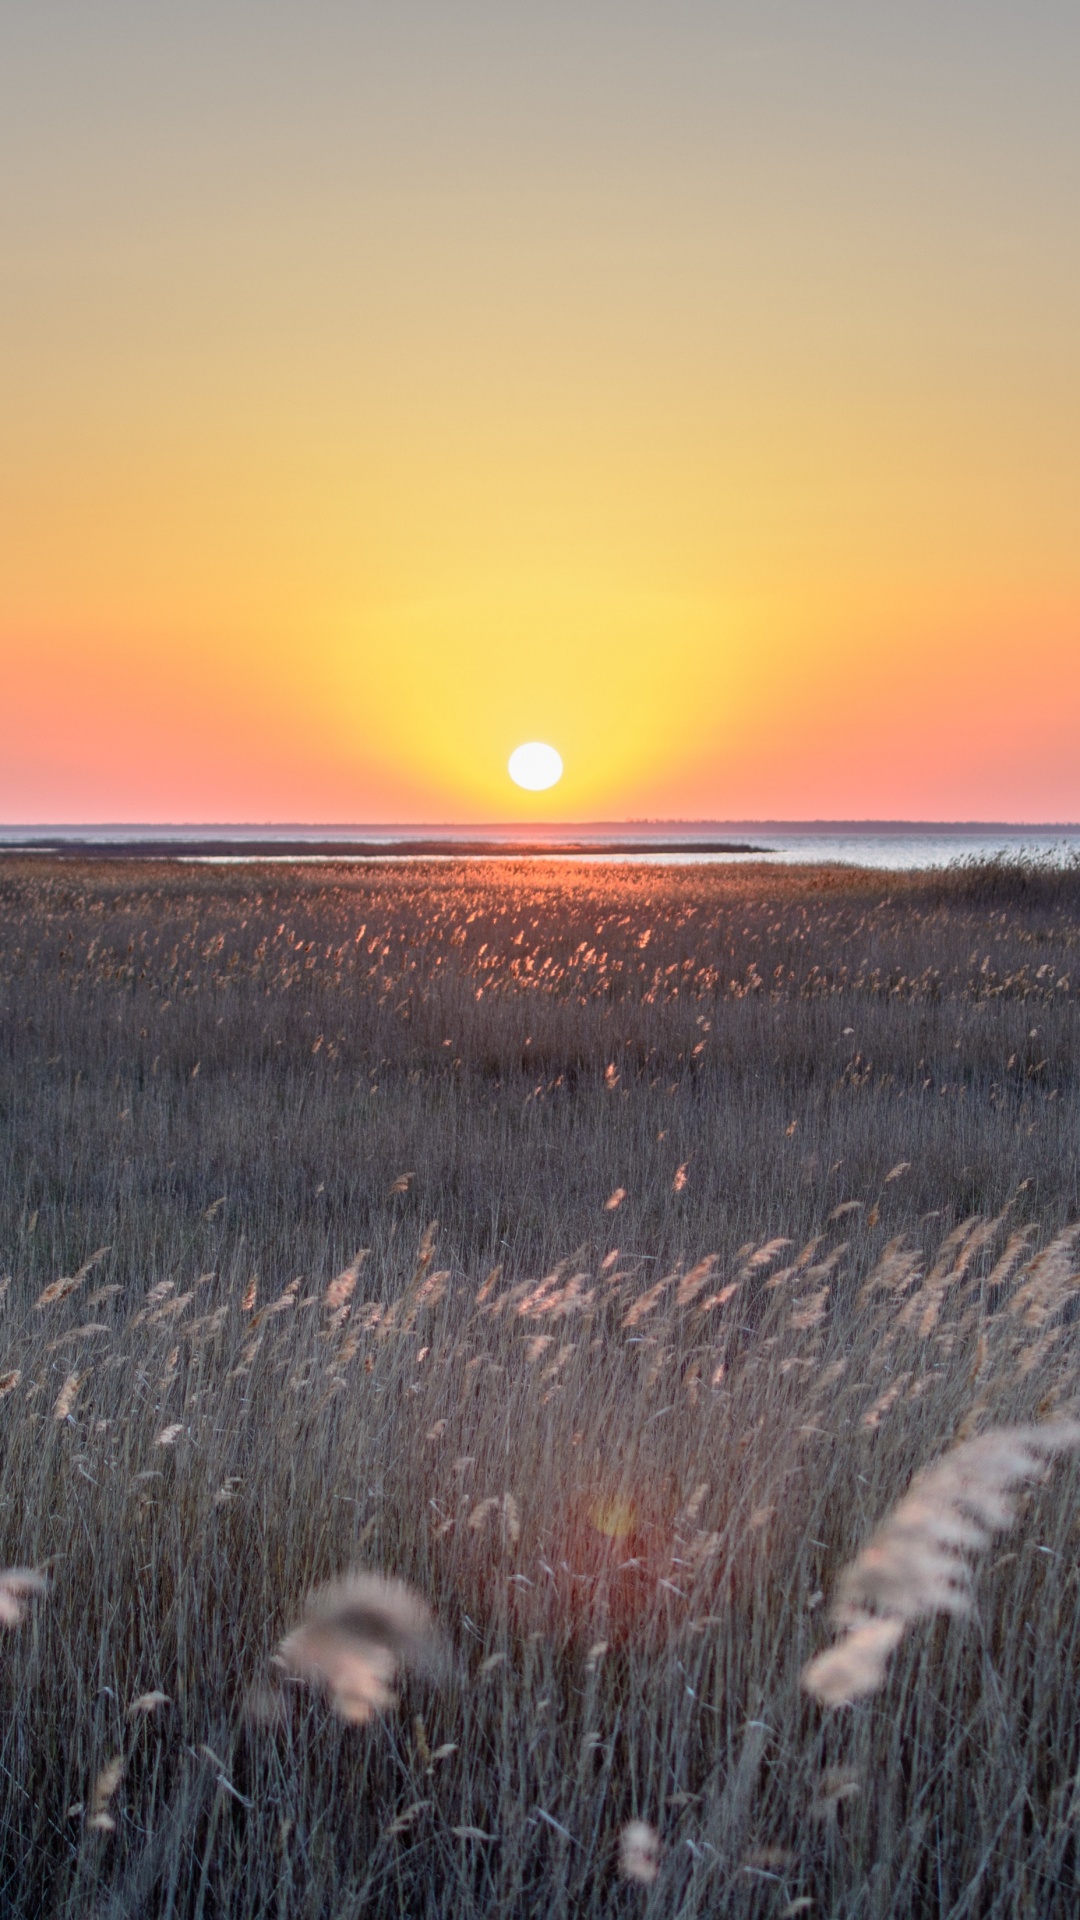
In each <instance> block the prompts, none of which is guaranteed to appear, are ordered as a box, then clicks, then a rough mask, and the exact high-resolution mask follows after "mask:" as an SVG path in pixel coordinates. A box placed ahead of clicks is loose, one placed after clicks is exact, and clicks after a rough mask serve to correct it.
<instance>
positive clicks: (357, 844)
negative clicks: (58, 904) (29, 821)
mask: <svg viewBox="0 0 1080 1920" xmlns="http://www.w3.org/2000/svg"><path fill="white" fill-rule="evenodd" d="M772 851H773V849H772V848H770V847H754V846H750V845H748V844H744V843H743V842H742V841H735V840H519V841H512V842H511V841H506V840H390V841H387V840H75V839H64V840H60V839H56V840H49V839H41V840H22V841H19V842H13V841H7V842H0V853H6V854H18V853H48V854H51V855H53V856H55V857H56V858H57V859H62V860H197V859H203V860H215V859H217V860H228V859H238V858H242V859H245V860H265V859H276V860H295V859H300V858H306V859H309V860H388V859H393V860H423V859H428V858H430V857H431V856H433V855H441V856H442V857H443V858H445V859H454V858H457V859H462V858H464V857H465V856H469V857H471V858H474V859H483V860H524V859H534V858H536V857H540V858H545V857H552V856H560V855H575V854H614V853H770V852H772Z"/></svg>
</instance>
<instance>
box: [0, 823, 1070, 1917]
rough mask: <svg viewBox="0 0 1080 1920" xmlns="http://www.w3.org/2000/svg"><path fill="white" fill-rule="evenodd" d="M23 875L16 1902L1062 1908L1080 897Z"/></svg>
mask: <svg viewBox="0 0 1080 1920" xmlns="http://www.w3.org/2000/svg"><path fill="white" fill-rule="evenodd" d="M0 903H2V909H3V920H2V949H0V1007H2V1008H3V1029H2V1034H3V1039H2V1058H0V1070H2V1081H0V1084H2V1090H3V1091H2V1107H0V1124H2V1126H3V1130H4V1134H5V1139H4V1147H5V1153H4V1171H3V1173H2V1175H0V1182H2V1184H0V1261H2V1262H3V1274H2V1278H0V1285H3V1286H4V1294H3V1300H2V1317H0V1427H2V1431H3V1447H4V1451H3V1461H2V1465H0V1565H3V1566H7V1567H8V1568H9V1570H10V1573H9V1576H7V1579H8V1584H7V1585H5V1584H4V1577H0V1689H2V1698H0V1803H2V1806H3V1820H2V1851H0V1898H2V1899H3V1902H4V1905H5V1909H6V1910H9V1911H13V1912H16V1913H27V1914H31V1913H32V1914H39V1913H49V1914H52V1913H56V1914H63V1915H70V1916H72V1920H74V1916H76V1915H77V1916H79V1917H80V1920H82V1916H84V1915H86V1914H92V1915H94V1916H95V1917H96V1916H102V1920H104V1916H116V1920H119V1917H120V1916H128V1915H131V1916H135V1915H139V1916H142V1915H162V1916H165V1915H170V1916H181V1915H182V1916H185V1917H186V1916H194V1915H198V1916H211V1915H212V1916H221V1920H225V1916H229V1917H230V1920H232V1917H233V1916H238V1915H263V1914H266V1915H271V1914H273V1915H285V1914H294V1913H295V1914H298V1915H311V1916H321V1915H323V1914H326V1915H331V1916H340V1920H346V1916H352V1915H358V1916H359V1915H382V1914H386V1915H390V1914H394V1915H405V1914H407V1915H410V1916H415V1917H419V1916H425V1920H426V1917H427V1916H431V1917H432V1920H434V1916H436V1915H440V1916H441V1915H445V1914H448V1913H453V1914H455V1915H459V1914H460V1915H462V1916H469V1915H477V1916H479V1915H522V1916H524V1915H530V1916H531V1915H538V1916H539V1915H544V1916H547V1915H563V1914H564V1915H567V1916H570V1915H573V1916H578V1915H584V1916H599V1915H607V1914H627V1915H629V1914H637V1913H641V1914H652V1915H657V1916H659V1915H674V1914H678V1915H680V1916H683V1915H685V1916H696V1915H701V1916H704V1915H706V1914H713V1913H716V1912H724V1913H730V1914H734V1915H754V1916H756V1915H763V1916H764V1915H770V1916H771V1915H781V1914H796V1913H806V1914H814V1913H817V1914H828V1915H832V1914H836V1915H851V1916H853V1917H854V1916H856V1915H857V1916H860V1920H862V1916H877V1915H880V1916H882V1917H883V1920H884V1916H886V1915H889V1916H893V1915H903V1914H911V1915H924V1914H941V1915H952V1916H956V1917H957V1920H959V1916H961V1915H986V1916H998V1915H1001V1916H1004V1915H1007V1914H1014V1913H1032V1914H1038V1915H1042V1914H1055V1913H1059V1912H1060V1913H1062V1914H1064V1913H1071V1912H1073V1911H1074V1910H1075V1905H1076V1899H1077V1891H1078V1888H1077V1860H1076V1832H1077V1824H1076V1823H1077V1818H1078V1817H1080V1798H1078V1794H1077V1785H1076V1782H1077V1777H1078V1771H1080V1715H1078V1712H1077V1706H1078V1675H1077V1658H1078V1652H1080V1635H1078V1631H1077V1629H1078V1625H1080V1615H1078V1612H1077V1601H1076V1591H1077V1574H1076V1567H1077V1553H1078V1540H1080V1533H1078V1526H1080V1505H1078V1501H1077V1495H1078V1492H1080V1486H1078V1482H1077V1469H1076V1466H1075V1463H1074V1458H1073V1453H1072V1445H1073V1436H1074V1433H1075V1431H1076V1428H1075V1421H1076V1419H1077V1415H1078V1412H1080V1407H1078V1385H1077V1382H1078V1373H1077V1368H1078V1364H1080V1353H1078V1351H1077V1339H1078V1332H1077V1326H1076V1320H1075V1299H1076V1295H1077V1293H1078V1291H1080V1234H1078V1233H1077V1231H1076V1229H1075V1228H1074V1225H1073V1222H1074V1221H1075V1220H1076V1218H1077V1216H1078V1215H1080V1196H1078V1194H1077V1151H1076V1142H1077V1139H1078V1137H1080V1134H1078V1128H1077V1121H1078V1118H1080V1116H1078V1113H1077V1104H1078V1076H1077V1071H1076V1069H1077V1026H1076V996H1075V994H1074V991H1073V987H1072V979H1073V978H1076V977H1078V976H1077V946H1078V940H1080V885H1077V882H1076V878H1075V876H1072V875H1069V874H1068V873H1066V874H1065V875H1053V876H1052V875H1048V874H1042V875H1040V874H1039V873H1037V872H1036V873H1035V874H1031V873H1029V872H1028V871H1027V870H1024V869H1017V870H1014V871H1013V872H1011V873H1010V872H1009V871H1007V870H1006V871H1004V872H1002V870H1001V869H1000V868H995V869H994V870H992V871H989V872H984V871H976V872H973V871H971V870H968V871H965V872H961V873H956V874H951V875H944V876H937V877H934V876H899V877H898V876H889V877H888V881H887V883H883V881H882V878H881V876H874V875H867V874H864V873H856V872H843V871H835V872H805V871H803V872H799V871H789V872H780V871H777V870H775V869H774V870H766V869H757V870H755V869H753V868H741V869H720V868H712V869H705V868H696V869H687V870H685V871H683V872H681V873H676V874H672V873H671V872H659V871H658V870H656V869H648V868H642V867H636V868H620V869H613V868H600V867H593V868H588V867H584V866H582V867H573V868H567V869H560V868H558V867H555V866H553V865H550V864H548V863H543V862H538V863H535V864H532V865H530V864H522V865H520V866H511V867H504V866H502V865H499V866H498V867H496V866H482V865H475V866H464V865H449V864H436V863H433V864H432V865H430V866H427V867H409V868H400V869H390V870H387V869H385V868H383V869H377V868H366V867H362V868H337V869H330V870H327V869H324V868H320V869H311V868H309V869H302V868H293V867H276V868H275V867H272V866H266V867H249V868H241V869H228V870H225V871H222V870H221V869H208V868H200V867H191V868H188V867H172V868H169V867H164V866H162V867H151V866H148V865H147V864H145V863H139V864H135V863H132V864H131V865H130V866H125V865H124V864H123V863H118V864H117V865H115V866H105V865H102V866H99V867H95V868H93V869H88V868H82V867H78V866H77V865H74V864H71V865H69V864H66V863H62V862H45V861H40V862H31V861H28V860H21V861H20V860H14V859H13V860H9V861H7V862H6V863H5V864H4V866H3V868H2V869H0ZM1018 1429H1019V1430H1020V1431H1019V1432H1018V1431H1017V1430H1018ZM1003 1430H1004V1431H1006V1432H1007V1433H1008V1435H1010V1436H1011V1437H1008V1438H1004V1439H1003V1438H1002V1433H1003ZM995 1436H996V1438H995ZM972 1449H974V1451H972ZM920 1475H921V1476H922V1478H919V1476H920ZM913 1483H914V1484H913ZM845 1570H846V1571H845ZM350 1576H351V1577H352V1583H351V1584H349V1578H350ZM343 1581H344V1582H345V1583H346V1584H344V1585H343V1584H342V1582H343ZM387 1581H397V1582H401V1583H403V1584H402V1585H401V1587H394V1586H392V1585H387V1584H386V1583H387ZM868 1623H869V1628H870V1637H871V1638H872V1637H873V1632H874V1631H876V1632H877V1639H878V1645H879V1649H880V1650H881V1658H880V1660H879V1662H878V1666H877V1668H875V1669H874V1670H873V1672H872V1673H871V1675H870V1680H869V1682H868V1683H867V1684H866V1685H861V1684H855V1683H853V1682H852V1680H851V1676H850V1674H848V1675H847V1676H842V1677H841V1678H839V1679H838V1678H837V1671H838V1669H837V1661H838V1660H842V1659H843V1658H845V1657H847V1656H848V1655H849V1654H850V1651H851V1641H852V1639H853V1637H854V1636H856V1635H857V1634H858V1633H859V1631H860V1630H863V1629H866V1627H867V1624H868ZM886 1642H887V1643H888V1644H887V1645H886V1644H885V1643H886ZM864 1645H865V1642H864ZM830 1649H832V1654H830ZM845 1649H847V1653H845ZM830 1659H831V1660H832V1666H831V1667H830V1666H829V1665H828V1664H826V1665H825V1666H824V1667H823V1665H822V1663H823V1662H825V1663H828V1662H829V1660H830ZM862 1671H863V1678H864V1679H865V1678H866V1670H865V1667H864V1669H863V1670H862ZM823 1674H824V1682H823V1680H822V1675H823ZM856 1679H857V1676H856Z"/></svg>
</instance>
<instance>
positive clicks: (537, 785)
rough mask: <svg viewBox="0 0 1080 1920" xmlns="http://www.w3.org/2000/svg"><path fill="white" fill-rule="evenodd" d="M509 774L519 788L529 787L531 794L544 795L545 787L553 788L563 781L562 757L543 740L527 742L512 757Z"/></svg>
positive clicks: (515, 750) (517, 748)
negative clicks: (557, 782)
mask: <svg viewBox="0 0 1080 1920" xmlns="http://www.w3.org/2000/svg"><path fill="white" fill-rule="evenodd" d="M509 772H510V778H511V780H513V781H514V783H515V784H516V785H517V786H519V787H527V788H528V790H529V792H530V793H543V791H544V788H545V787H553V786H554V785H555V783H556V781H558V780H561V779H562V776H563V763H562V755H561V754H559V753H556V751H555V748H554V747H548V746H545V744H544V742H543V741H542V740H527V741H526V743H525V745H524V746H522V747H515V748H514V751H513V753H512V754H511V755H510V762H509Z"/></svg>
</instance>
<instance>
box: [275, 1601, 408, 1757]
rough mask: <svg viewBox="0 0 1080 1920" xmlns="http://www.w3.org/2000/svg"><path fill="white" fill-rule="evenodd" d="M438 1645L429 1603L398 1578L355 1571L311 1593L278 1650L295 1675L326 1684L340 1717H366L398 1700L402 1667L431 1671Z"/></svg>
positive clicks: (359, 1722)
mask: <svg viewBox="0 0 1080 1920" xmlns="http://www.w3.org/2000/svg"><path fill="white" fill-rule="evenodd" d="M437 1649H438V1636H437V1633H436V1629H435V1623H434V1621H433V1619H432V1615H431V1611H430V1609H429V1608H428V1606H427V1604H426V1602H425V1601H424V1600H422V1599H421V1597H420V1595H419V1594H418V1593H416V1592H414V1591H413V1589H412V1588H411V1587H408V1586H406V1585H405V1583H404V1581H402V1580H390V1579H386V1578H385V1577H384V1576H383V1575H381V1574H375V1573H355V1574H351V1575H350V1576H348V1577H347V1578H346V1579H344V1580H342V1581H338V1582H335V1583H334V1584H333V1585H332V1586H328V1587H323V1588H322V1589H321V1590H320V1591H319V1592H317V1593H314V1594H312V1596H311V1598H310V1600H309V1602H308V1607H307V1613H306V1616H305V1618H304V1620H303V1622H302V1624H301V1625H300V1626H299V1627H297V1628H296V1629H295V1630H294V1631H293V1632H292V1633H290V1634H289V1635H288V1636H287V1637H286V1638H285V1639H284V1640H283V1641H282V1642H281V1645H280V1647H279V1648H278V1656H279V1658H280V1659H281V1660H282V1661H283V1662H284V1664H285V1665H286V1667H287V1668H289V1670H290V1671H291V1672H292V1673H294V1674H296V1675H297V1676H298V1677H299V1678H301V1679H305V1680H312V1681H314V1682H315V1683H316V1684H318V1685H320V1686H322V1687H324V1688H325V1690H326V1691H327V1693H328V1694H329V1695H330V1700H331V1704H332V1706H333V1708H334V1711H335V1712H336V1713H338V1714H340V1716H341V1718H342V1719H343V1720H349V1721H352V1722H353V1723H355V1724H357V1725H363V1723H364V1722H365V1721H368V1720H370V1719H372V1718H373V1716H374V1715H375V1714H376V1713H379V1712H381V1711H382V1710H383V1709H384V1708H388V1707H394V1706H396V1705H397V1695H396V1693H395V1692H394V1688H393V1682H394V1680H395V1679H396V1677H397V1674H398V1671H399V1669H400V1668H403V1667H410V1666H411V1667H418V1668H420V1669H422V1670H423V1669H427V1670H429V1671H430V1670H431V1669H432V1667H433V1666H434V1664H435V1658H436V1654H437Z"/></svg>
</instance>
